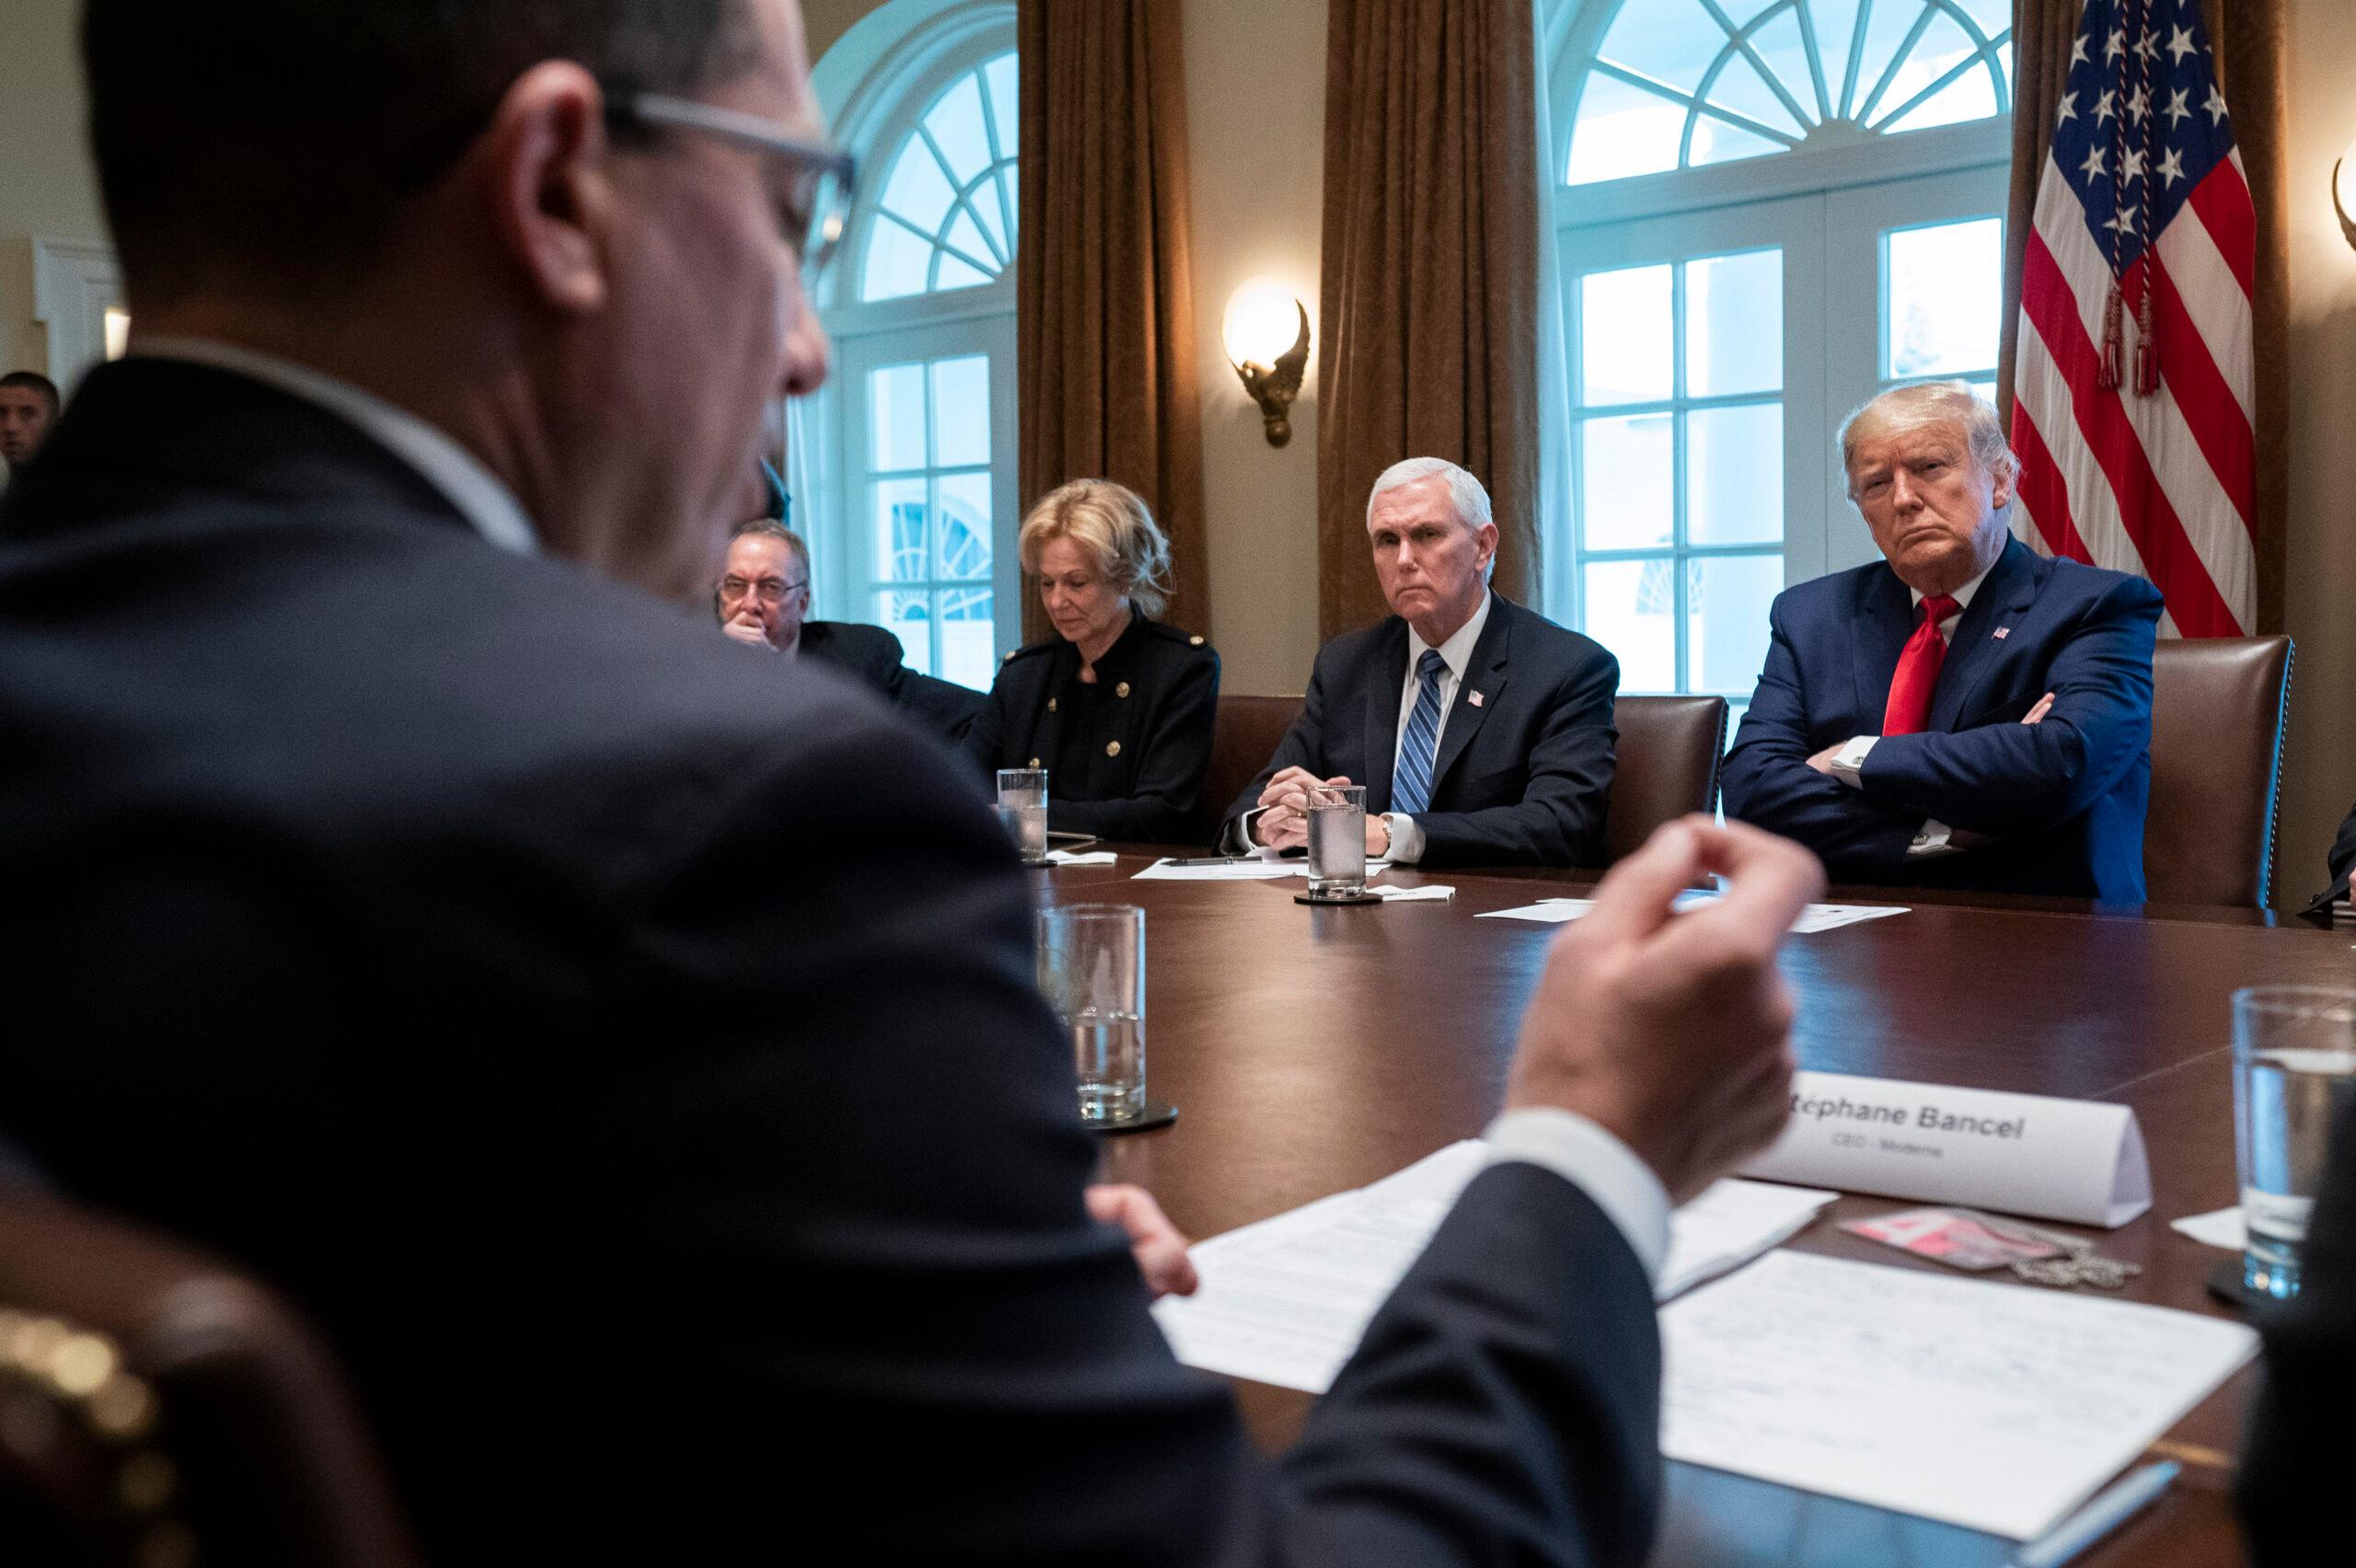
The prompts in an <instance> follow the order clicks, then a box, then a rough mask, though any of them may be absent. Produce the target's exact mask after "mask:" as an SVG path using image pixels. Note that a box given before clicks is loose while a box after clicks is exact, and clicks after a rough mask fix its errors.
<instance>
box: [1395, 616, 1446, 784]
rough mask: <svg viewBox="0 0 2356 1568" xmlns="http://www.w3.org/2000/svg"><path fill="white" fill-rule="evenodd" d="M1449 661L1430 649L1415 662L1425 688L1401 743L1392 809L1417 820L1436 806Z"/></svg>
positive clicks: (1408, 721) (1416, 671) (1417, 699)
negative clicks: (1435, 759) (1435, 757)
mask: <svg viewBox="0 0 2356 1568" xmlns="http://www.w3.org/2000/svg"><path fill="white" fill-rule="evenodd" d="M1447 671H1448V661H1447V660H1445V659H1443V658H1441V657H1440V656H1439V650H1438V649H1437V648H1426V649H1425V650H1424V656H1423V657H1422V658H1421V659H1418V660H1416V661H1415V673H1416V674H1420V675H1422V676H1423V677H1424V688H1423V689H1422V690H1421V691H1419V692H1417V693H1416V694H1415V712H1413V713H1411V714H1409V715H1408V716H1407V732H1406V734H1405V735H1404V736H1403V737H1401V739H1400V742H1399V767H1398V777H1397V778H1394V779H1392V783H1391V809H1392V811H1394V812H1397V813H1400V814H1401V815H1402V816H1413V815H1415V813H1417V812H1420V811H1422V810H1424V809H1425V808H1426V807H1427V806H1429V805H1430V804H1431V803H1432V752H1433V750H1434V749H1435V748H1436V747H1437V746H1438V744H1439V678H1440V676H1441V675H1443V674H1446V673H1447Z"/></svg>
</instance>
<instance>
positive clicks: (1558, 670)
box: [1222, 594, 1620, 866]
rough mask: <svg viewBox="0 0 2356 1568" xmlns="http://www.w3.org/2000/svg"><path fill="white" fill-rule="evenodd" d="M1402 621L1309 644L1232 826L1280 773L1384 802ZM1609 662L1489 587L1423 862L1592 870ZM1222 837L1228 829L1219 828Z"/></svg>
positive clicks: (1604, 792) (1606, 761)
mask: <svg viewBox="0 0 2356 1568" xmlns="http://www.w3.org/2000/svg"><path fill="white" fill-rule="evenodd" d="M1406 682H1407V623H1406V622H1405V621H1403V620H1402V619H1400V618H1399V617H1397V616H1391V617H1386V618H1385V619H1383V620H1381V621H1380V622H1378V623H1377V624H1375V625H1373V626H1370V627H1368V628H1365V629H1364V630H1362V631H1348V632H1344V633H1343V634H1342V635H1341V636H1339V637H1337V638H1335V639H1334V640H1333V641H1331V642H1329V643H1327V644H1326V645H1325V646H1324V647H1323V648H1322V649H1321V650H1319V651H1318V654H1317V663H1316V666H1315V668H1314V669H1312V670H1311V673H1310V676H1309V694H1308V697H1307V698H1305V699H1304V701H1303V703H1302V707H1301V712H1300V717H1299V719H1298V720H1296V721H1294V723H1293V727H1292V729H1291V731H1290V732H1288V734H1287V735H1286V736H1285V738H1284V740H1283V742H1282V743H1280V744H1278V745H1277V747H1276V755H1275V756H1274V757H1272V758H1270V759H1269V761H1268V766H1267V767H1265V768H1262V769H1261V770H1260V777H1259V778H1255V779H1253V781H1252V783H1251V785H1250V787H1249V788H1247V789H1246V790H1244V791H1243V793H1242V795H1240V796H1238V797H1237V798H1236V800H1235V801H1234V803H1233V804H1231V805H1230V806H1229V807H1228V809H1227V817H1226V821H1227V822H1229V823H1233V822H1235V821H1236V820H1237V819H1238V818H1240V817H1242V814H1243V813H1245V812H1248V811H1251V810H1252V809H1253V808H1254V807H1256V806H1257V805H1259V803H1260V793H1261V791H1262V790H1265V789H1266V788H1267V786H1268V780H1269V779H1271V778H1275V777H1276V774H1277V773H1278V772H1280V771H1282V770H1283V769H1285V768H1287V767H1305V768H1307V769H1309V771H1311V773H1314V774H1316V775H1318V776H1319V777H1320V778H1334V777H1336V776H1342V775H1346V776H1347V777H1348V778H1350V779H1351V780H1352V781H1354V782H1356V783H1359V784H1363V785H1365V786H1366V787H1367V791H1366V801H1367V806H1366V809H1367V810H1368V812H1369V813H1376V812H1387V811H1389V810H1390V809H1391V772H1392V765H1393V764H1394V763H1395V762H1396V761H1397V759H1398V749H1399V705H1400V698H1401V697H1402V696H1403V693H1404V691H1405V688H1406ZM1619 687H1620V663H1619V661H1618V660H1616V659H1614V658H1612V656H1611V654H1609V653H1607V652H1605V651H1603V649H1602V648H1601V647H1600V645H1598V644H1597V643H1595V642H1593V641H1590V640H1588V639H1587V638H1585V637H1582V636H1580V635H1579V634H1578V633H1577V632H1576V631H1566V630H1565V629H1564V628H1561V627H1559V626H1556V625H1555V624H1554V623H1553V621H1550V620H1548V619H1547V618H1546V617H1543V616H1542V615H1539V614H1537V613H1536V612H1535V611H1532V610H1525V609H1523V608H1522V607H1521V606H1520V605H1517V604H1514V603H1513V602H1511V601H1510V600H1508V599H1506V598H1503V597H1501V596H1498V595H1496V594H1491V596H1490V601H1489V621H1488V624H1487V625H1486V626H1484V627H1483V628H1481V638H1480V640H1479V641H1477V642H1475V643H1474V644H1473V645H1472V660H1471V661H1470V663H1469V664H1468V666H1467V668H1466V671H1465V676H1464V679H1463V680H1462V681H1461V682H1460V683H1458V686H1457V688H1456V701H1455V704H1454V705H1453V706H1452V707H1450V708H1449V713H1448V722H1447V723H1446V724H1445V725H1444V726H1442V728H1441V731H1440V737H1439V750H1438V753H1437V754H1435V755H1434V756H1433V758H1432V790H1431V801H1430V806H1431V809H1430V810H1428V811H1426V812H1424V813H1419V814H1418V815H1417V816H1416V818H1415V824H1416V825H1417V826H1418V827H1420V828H1422V829H1423V831H1424V858H1423V860H1422V864H1424V865H1426V866H1470V865H1514V866H1594V865H1600V864H1601V863H1602V859H1603V813H1604V808H1605V807H1606V806H1607V805H1608V804H1609V803H1610V801H1611V748H1612V744H1613V742H1615V741H1616V740H1617V739H1618V738H1619V733H1618V732H1617V731H1615V730H1613V729H1612V727H1611V699H1612V697H1613V694H1614V693H1616V692H1617V691H1618V690H1619ZM1222 831H1224V829H1222Z"/></svg>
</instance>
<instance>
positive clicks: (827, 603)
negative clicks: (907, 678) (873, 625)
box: [790, 0, 1022, 655]
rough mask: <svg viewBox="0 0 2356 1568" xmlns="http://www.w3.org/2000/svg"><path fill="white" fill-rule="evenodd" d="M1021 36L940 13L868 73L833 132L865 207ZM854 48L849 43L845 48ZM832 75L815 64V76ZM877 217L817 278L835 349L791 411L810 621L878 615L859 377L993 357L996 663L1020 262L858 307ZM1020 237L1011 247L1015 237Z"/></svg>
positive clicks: (954, 11)
mask: <svg viewBox="0 0 2356 1568" xmlns="http://www.w3.org/2000/svg"><path fill="white" fill-rule="evenodd" d="M871 19H876V18H871ZM1015 36H1016V34H1015V8H1014V6H1012V5H1011V4H1009V3H1007V0H964V3H961V4H952V5H946V6H941V7H939V8H938V10H937V12H936V13H935V14H934V15H932V16H931V17H930V18H929V19H927V20H925V21H924V22H922V23H921V24H920V25H918V26H916V27H914V28H912V29H909V30H908V31H907V34H906V36H904V37H903V38H901V39H899V40H897V41H896V42H895V43H894V44H893V45H892V46H891V47H890V48H888V49H886V50H884V51H883V52H882V54H881V56H880V57H879V58H877V59H876V60H875V62H874V63H873V64H872V66H871V67H870V68H868V69H867V70H865V72H864V73H863V74H862V75H860V79H859V81H858V82H857V84H856V85H855V86H852V87H851V88H850V89H849V92H848V94H847V95H846V98H845V100H844V101H843V103H842V105H841V107H840V108H839V110H837V112H836V114H835V116H834V118H835V121H836V130H837V136H838V137H839V139H840V140H841V142H842V144H844V145H845V146H847V147H849V149H850V150H851V151H852V152H853V153H854V154H855V155H856V156H858V158H859V160H860V202H861V205H862V207H867V206H868V204H869V203H872V201H873V199H874V198H875V196H876V195H878V194H880V192H881V191H882V190H883V181H884V180H885V179H888V178H889V177H890V173H891V167H892V162H893V160H894V158H895V156H897V154H898V152H899V150H900V148H901V146H902V145H903V144H905V143H906V141H907V138H908V137H909V136H910V135H911V134H914V133H917V128H918V122H919V121H921V120H922V118H923V115H924V112H925V111H926V110H929V109H930V108H931V107H932V105H933V102H934V100H935V99H936V98H939V96H940V95H941V92H942V91H944V90H945V89H946V88H947V87H948V86H950V85H951V84H952V83H953V82H954V81H955V80H956V79H957V78H958V77H960V76H962V75H965V74H966V73H967V72H969V71H972V70H975V69H976V68H977V67H979V66H981V65H982V64H984V63H987V62H988V61H990V60H993V59H996V58H997V57H998V56H999V55H1000V54H1003V53H1005V52H1008V51H1010V50H1011V49H1013V48H1014V47H1015ZM850 41H852V40H851V39H850V38H849V35H847V36H846V40H845V42H846V43H847V44H848V43H849V42H850ZM837 47H842V46H839V45H838V46H837ZM831 54H832V52H830V58H831ZM826 74H827V63H826V62H822V63H821V65H820V69H819V75H822V76H823V75H826ZM878 221H880V220H878V219H877V217H876V216H875V214H874V213H873V211H872V208H870V209H869V210H866V211H862V212H860V213H856V214H855V215H854V218H853V227H852V230H851V233H850V235H849V242H848V243H846V244H845V245H844V247H843V249H842V253H841V254H840V255H839V256H837V258H836V259H835V261H834V263H833V264H832V265H831V266H829V267H828V268H827V270H826V277H825V278H824V279H822V280H821V281H820V283H819V292H818V297H817V300H816V302H815V303H816V305H817V307H818V320H819V324H820V325H821V326H822V327H824V328H825V329H826V334H827V336H828V337H829V338H830V339H832V340H833V344H834V361H835V369H834V372H833V374H831V375H829V376H828V378H827V381H826V386H824V387H823V388H821V389H820V390H819V391H818V392H817V393H816V394H815V395H814V396H813V397H810V398H804V399H803V400H801V401H800V402H799V403H797V404H795V405H794V406H793V408H792V409H791V414H790V420H791V445H792V447H793V450H792V451H791V454H790V458H791V468H792V479H793V483H792V486H791V488H792V490H793V492H794V494H793V504H794V526H795V527H796V528H797V529H798V530H799V531H800V532H801V533H802V534H803V536H804V537H805V538H807V539H808V540H809V542H810V553H811V563H810V565H811V579H812V593H813V595H814V598H813V611H812V613H813V614H814V616H816V617H820V618H825V617H842V618H845V619H851V620H861V621H872V620H873V619H874V615H875V603H874V591H875V589H876V588H877V587H878V586H879V584H878V582H876V580H875V572H874V570H873V568H874V559H875V553H874V541H873V539H872V536H871V533H870V528H871V519H872V515H873V505H872V497H871V494H870V487H869V485H868V484H867V482H866V475H867V467H866V455H867V445H866V444H867V442H868V439H869V437H868V429H867V418H866V398H867V375H866V373H867V371H868V370H870V369H872V368H875V367H877V366H881V365H885V364H903V363H914V362H917V361H919V360H922V361H931V360H936V359H944V358H952V357H954V356H956V355H959V354H964V353H974V352H984V353H987V355H988V356H989V361H990V405H991V406H990V458H991V488H990V523H991V528H992V532H993V535H994V537H993V539H992V541H991V573H992V593H993V598H992V601H991V614H992V618H993V621H994V626H993V630H992V646H993V648H994V650H995V651H996V653H998V654H1000V655H1002V654H1004V653H1006V652H1007V651H1011V649H1013V648H1015V647H1016V646H1018V645H1019V644H1020V642H1021V640H1022V602H1021V594H1022V578H1021V571H1020V569H1019V565H1018V563H1017V561H1016V559H1015V536H1016V534H1017V532H1018V530H1019V529H1020V527H1021V525H1022V518H1021V517H1020V516H1019V515H1018V514H1017V511H1016V508H1017V505H1018V503H1019V500H1020V492H1019V490H1017V488H1016V464H1017V457H1018V454H1017V450H1016V448H1017V444H1018V442H1019V440H1020V429H1019V425H1018V422H1017V413H1016V411H1017V409H1018V406H1019V405H1018V403H1017V383H1016V374H1017V373H1016V366H1015V349H1014V342H1015V319H1014V317H1015V277H1014V264H1013V263H1012V262H1011V261H1010V263H1009V264H1008V266H1007V268H1006V270H1005V271H1003V272H1001V273H1000V274H999V276H998V277H997V278H995V279H993V280H992V281H991V282H987V283H984V284H979V285H976V286H973V287H969V288H957V289H950V290H946V291H944V292H941V293H934V294H910V295H906V296H903V297H901V298H898V299H890V300H877V301H874V302H872V303H870V302H866V301H862V300H860V298H859V288H860V277H861V275H862V274H863V273H864V271H865V270H866V265H867V244H868V236H869V235H870V234H871V233H872V229H873V225H874V224H875V223H876V222H878ZM1015 241H1016V244H1017V246H1018V247H1019V246H1020V245H1021V242H1022V240H1021V236H1020V235H1019V234H1018V235H1017V236H1015ZM935 636H936V639H937V637H938V632H937V631H936V632H935ZM909 651H910V653H911V654H912V655H913V654H914V653H915V652H916V650H914V649H911V650H909Z"/></svg>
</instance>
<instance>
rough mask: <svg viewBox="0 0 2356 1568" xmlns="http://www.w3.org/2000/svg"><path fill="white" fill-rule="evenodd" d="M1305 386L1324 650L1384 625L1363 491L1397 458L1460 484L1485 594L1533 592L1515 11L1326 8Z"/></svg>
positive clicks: (1356, 3) (1527, 292)
mask: <svg viewBox="0 0 2356 1568" xmlns="http://www.w3.org/2000/svg"><path fill="white" fill-rule="evenodd" d="M1327 26H1328V36H1329V37H1330V39H1331V40H1332V42H1331V45H1330V47H1329V51H1328V53H1327V56H1326V64H1325V222H1324V247H1325V253H1324V261H1323V269H1324V285H1323V293H1322V300H1323V308H1322V332H1323V336H1324V342H1323V343H1322V344H1321V345H1320V348H1319V352H1318V356H1317V359H1318V370H1317V398H1318V408H1317V421H1318V450H1317V519H1318V531H1317V535H1318V548H1317V610H1318V621H1319V624H1320V626H1321V628H1322V632H1323V635H1325V636H1328V637H1330V636H1332V635H1333V634H1334V633H1335V632H1337V631H1341V630H1344V629H1345V628H1349V627H1353V626H1362V625H1364V624H1366V623H1367V622H1369V621H1370V620H1373V619H1376V618H1377V617H1380V616H1382V615H1383V614H1385V613H1387V606H1386V605H1384V604H1383V602H1382V594H1381V590H1380V587H1379V586H1378V585H1377V583H1376V582H1375V578H1374V571H1373V568H1372V566H1371V565H1370V564H1369V560H1368V552H1367V542H1366V501H1367V492H1368V490H1370V489H1372V488H1373V485H1374V480H1375V477H1376V476H1377V475H1378V474H1380V473H1381V472H1382V470H1383V469H1384V468H1386V467H1390V466H1391V465H1392V463H1395V462H1397V461H1398V460H1399V459H1401V458H1403V457H1445V458H1448V459H1449V460H1450V461H1451V462H1455V463H1461V464H1462V465H1463V466H1464V467H1467V468H1469V469H1471V470H1472V473H1473V474H1474V475H1476V476H1477V477H1478V478H1480V480H1481V482H1482V483H1484V484H1485V485H1486V486H1488V488H1489V494H1490V498H1491V499H1492V500H1493V501H1494V502H1495V503H1496V520H1497V531H1498V533H1499V535H1500V539H1499V542H1498V557H1497V571H1496V587H1497V590H1498V592H1500V593H1502V594H1505V595H1506V596H1507V597H1508V598H1513V599H1519V600H1521V601H1523V602H1524V603H1527V602H1529V601H1530V598H1531V597H1532V591H1533V588H1534V585H1535V584H1536V583H1537V582H1539V580H1540V577H1539V559H1538V549H1539V524H1540V519H1539V518H1538V517H1536V516H1535V515H1533V513H1534V511H1535V509H1536V504H1537V498H1538V493H1539V459H1538V441H1539V430H1538V353H1539V317H1538V306H1539V301H1538V255H1539V224H1540V222H1541V221H1542V214H1541V213H1540V211H1539V208H1538V203H1537V202H1536V201H1535V200H1534V196H1533V193H1534V192H1535V191H1537V190H1539V189H1540V180H1539V171H1538V137H1537V133H1536V130H1535V127H1536V125H1537V123H1538V118H1537V117H1538V103H1537V98H1536V95H1537V92H1538V90H1539V82H1538V71H1537V43H1536V35H1535V31H1534V29H1532V27H1531V25H1530V0H1332V5H1331V8H1330V13H1329V20H1328V23H1327Z"/></svg>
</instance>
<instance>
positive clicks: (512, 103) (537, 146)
mask: <svg viewBox="0 0 2356 1568" xmlns="http://www.w3.org/2000/svg"><path fill="white" fill-rule="evenodd" d="M606 149H607V138H606V121H605V97H604V94H603V93H602V92H601V91H600V90H599V88H598V86H597V81H596V78H595V77H594V76H592V75H590V74H589V73H588V72H586V71H584V70H583V69H582V68H581V67H580V66H579V65H576V64H574V63H572V62H570V61H564V60H549V61H543V62H542V63H539V64H537V65H535V66H533V67H532V68H531V69H530V70H528V71H526V72H525V73H524V74H523V75H520V76H518V77H516V78H515V80H514V83H513V84H511V85H510V86H509V87H508V89H507V91H506V93H505V95H504V96H502V98H501V99H500V101H499V107H498V108H497V109H496V110H493V112H492V115H491V128H490V129H489V130H488V131H486V132H485V133H483V137H482V142H481V156H483V158H484V159H485V160H486V164H487V167H488V172H489V181H488V183H489V187H490V191H491V217H492V225H493V227H494V228H495V229H496V230H497V232H498V235H499V237H500V239H501V241H502V244H503V246H504V248H505V249H506V252H507V255H508V259H510V260H511V261H512V262H513V263H514V266H515V267H516V269H517V271H519V272H520V273H521V274H522V275H523V277H524V278H525V280H526V282H527V285H528V286H529V287H530V288H531V290H532V291H533V292H534V293H536V294H538V296H539V297H540V299H541V301H542V302H543V303H544V304H546V305H547V306H549V307H550V308H552V309H554V310H558V311H561V312H564V313H566V314H569V315H582V314H586V313H588V312H591V311H595V310H597V309H598V308H600V307H601V306H604V304H605V302H606V294H607V279H606V259H607V250H608V245H609V240H610V236H611V230H612V225H613V223H614V219H615V217H616V215H617V213H618V209H619V201H618V195H617V192H616V191H615V190H614V186H613V181H612V178H611V176H610V174H609V173H608V171H607V169H606Z"/></svg>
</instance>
